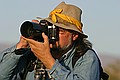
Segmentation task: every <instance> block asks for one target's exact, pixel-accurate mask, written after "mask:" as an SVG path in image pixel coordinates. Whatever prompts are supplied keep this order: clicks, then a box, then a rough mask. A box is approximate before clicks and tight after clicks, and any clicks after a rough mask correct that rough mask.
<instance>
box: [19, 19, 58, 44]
mask: <svg viewBox="0 0 120 80" xmlns="http://www.w3.org/2000/svg"><path fill="white" fill-rule="evenodd" d="M20 32H21V35H22V36H24V37H26V38H31V39H34V40H36V41H39V42H43V41H44V40H43V37H42V33H43V32H44V33H45V34H46V35H47V36H48V38H49V42H50V43H52V42H55V41H58V40H59V30H58V27H57V26H55V25H53V24H52V23H49V22H47V21H46V20H41V21H40V22H39V24H37V23H35V22H30V21H25V22H23V24H22V25H21V28H20Z"/></svg>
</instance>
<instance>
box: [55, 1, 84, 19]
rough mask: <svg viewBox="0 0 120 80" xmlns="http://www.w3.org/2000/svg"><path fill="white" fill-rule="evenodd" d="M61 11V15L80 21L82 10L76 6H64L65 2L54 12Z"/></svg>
mask: <svg viewBox="0 0 120 80" xmlns="http://www.w3.org/2000/svg"><path fill="white" fill-rule="evenodd" d="M56 9H63V11H62V14H65V15H67V16H70V17H73V18H75V19H77V20H78V21H81V14H82V10H81V9H80V8H78V7H77V6H74V5H71V4H66V3H65V2H61V3H60V4H59V5H58V6H57V7H56V8H55V9H54V10H56Z"/></svg>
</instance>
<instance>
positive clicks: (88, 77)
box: [49, 50, 100, 80]
mask: <svg viewBox="0 0 120 80" xmlns="http://www.w3.org/2000/svg"><path fill="white" fill-rule="evenodd" d="M71 64H72V63H71ZM49 72H50V75H51V76H52V77H53V78H54V79H55V80H100V71H99V62H98V57H97V56H96V55H95V53H94V52H93V51H92V50H88V51H87V52H86V53H85V55H84V56H82V57H81V58H80V59H79V60H78V61H77V62H76V64H75V66H74V68H73V69H72V70H71V69H68V68H66V67H65V66H63V65H61V63H59V61H58V60H56V62H55V64H54V66H53V67H52V69H51V70H49Z"/></svg>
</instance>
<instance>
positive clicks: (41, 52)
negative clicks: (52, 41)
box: [23, 33, 55, 69]
mask: <svg viewBox="0 0 120 80" xmlns="http://www.w3.org/2000/svg"><path fill="white" fill-rule="evenodd" d="M42 37H43V39H44V42H38V41H35V40H33V39H28V38H25V37H23V38H24V39H25V40H26V41H27V42H28V44H29V46H30V48H31V51H32V52H33V53H34V54H35V56H36V57H37V58H38V59H39V60H41V61H42V62H43V64H44V65H45V66H46V68H48V69H51V68H52V66H53V65H54V63H55V59H54V58H53V57H52V55H51V53H50V45H49V40H48V37H47V36H46V35H45V34H44V33H42Z"/></svg>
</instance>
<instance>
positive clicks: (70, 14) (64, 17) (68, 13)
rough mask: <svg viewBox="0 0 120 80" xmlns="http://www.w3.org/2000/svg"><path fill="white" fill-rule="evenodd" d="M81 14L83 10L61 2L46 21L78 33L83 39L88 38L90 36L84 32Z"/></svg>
mask: <svg viewBox="0 0 120 80" xmlns="http://www.w3.org/2000/svg"><path fill="white" fill-rule="evenodd" d="M81 14H82V10H81V9H80V8H78V7H77V6H74V5H71V4H66V3H65V2H61V3H60V4H59V5H58V6H57V7H56V8H55V9H54V10H53V11H51V12H50V14H49V17H48V18H45V20H47V21H48V22H50V23H52V24H54V25H56V26H58V27H61V28H64V29H69V30H74V31H77V32H79V33H80V34H81V37H83V38H87V37H88V36H87V35H85V34H83V31H82V27H83V25H82V23H81Z"/></svg>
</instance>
